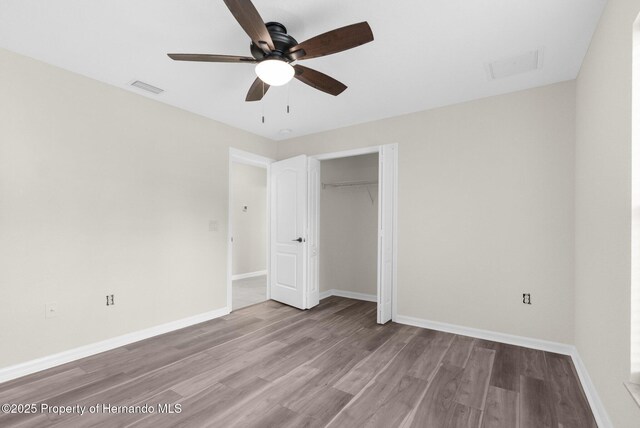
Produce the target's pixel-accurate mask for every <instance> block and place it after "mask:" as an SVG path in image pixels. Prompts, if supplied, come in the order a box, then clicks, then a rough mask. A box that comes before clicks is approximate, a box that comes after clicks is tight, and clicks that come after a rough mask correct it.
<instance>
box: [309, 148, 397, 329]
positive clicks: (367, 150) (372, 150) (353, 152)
mask: <svg viewBox="0 0 640 428" xmlns="http://www.w3.org/2000/svg"><path fill="white" fill-rule="evenodd" d="M384 146H395V147H396V153H397V151H398V144H397V143H393V144H385V145H380V146H368V147H361V148H357V149H352V150H343V151H339V152H331V153H321V154H317V155H313V156H309V157H310V158H313V159H317V160H320V161H322V160H329V159H339V158H346V157H351V156H360V155H367V154H371V153H378V155H380V153H381V151H382V147H384ZM394 161H395V164H394V168H393V171H394V177H393V182H394V189H393V191H394V197H393V198H391V199H392V200H391V201H390V202H391V203H392V204H393V264H392V266H393V267H392V269H393V284H392V287H391V288H392V290H391V295H392V302H391V320H392V321H396V318H397V313H398V298H397V296H398V286H397V285H398V279H397V277H398V274H397V273H398V156H397V154H396V156H395V157H394ZM378 174H380V171H378ZM381 192H382V186H380V185H379V186H378V201H381V200H382V198H381ZM379 241H380V240H378V242H379ZM319 245H322V243H320V242H319ZM380 251H381V248H380V244H379V243H378V264H379V260H380ZM320 263H322V261H320ZM378 268H379V266H378ZM318 271H319V269H318ZM379 272H380V270H379V269H378V276H379ZM379 280H380V279H379V278H378V281H379ZM318 283H319V280H318Z"/></svg>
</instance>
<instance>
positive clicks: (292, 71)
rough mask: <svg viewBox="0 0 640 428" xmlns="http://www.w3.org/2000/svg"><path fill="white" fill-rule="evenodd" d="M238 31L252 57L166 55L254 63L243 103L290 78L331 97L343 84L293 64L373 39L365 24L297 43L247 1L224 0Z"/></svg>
mask: <svg viewBox="0 0 640 428" xmlns="http://www.w3.org/2000/svg"><path fill="white" fill-rule="evenodd" d="M224 2H225V4H226V5H227V7H228V8H229V10H230V11H231V13H232V14H233V16H234V17H235V18H236V20H237V21H238V23H239V24H240V26H241V27H242V29H243V30H244V31H245V32H246V33H247V35H248V36H249V37H250V38H251V45H250V47H251V55H252V57H245V56H234V55H210V54H173V53H172V54H168V55H169V58H171V59H173V60H176V61H203V62H231V63H247V64H257V65H256V74H257V75H258V77H257V78H256V80H255V81H254V82H253V84H252V85H251V87H250V88H249V92H248V93H247V98H246V101H259V100H261V99H262V97H264V95H265V93H266V92H267V90H268V89H269V87H270V86H281V85H285V84H286V83H288V82H289V81H290V80H291V79H292V78H294V77H295V78H296V79H298V80H299V81H301V82H303V83H306V84H307V85H309V86H311V87H313V88H315V89H318V90H320V91H323V92H326V93H327V94H331V95H334V96H335V95H339V94H341V93H342V92H343V91H344V90H345V89H347V87H346V85H344V84H343V83H341V82H339V81H337V80H336V79H334V78H333V77H330V76H327V75H326V74H324V73H321V72H319V71H316V70H314V69H311V68H308V67H304V66H302V65H298V64H296V65H291V64H292V63H293V62H294V61H297V60H303V59H311V58H317V57H321V56H325V55H330V54H334V53H337V52H342V51H345V50H347V49H351V48H355V47H357V46H360V45H363V44H365V43H369V42H370V41H372V40H373V33H372V32H371V27H369V24H368V23H367V22H360V23H358V24H353V25H347V26H346V27H341V28H338V29H335V30H332V31H329V32H326V33H323V34H320V35H319V36H315V37H312V38H311V39H309V40H306V41H304V42H302V43H298V42H297V41H296V40H295V39H294V38H293V37H291V36H290V35H289V34H287V29H286V28H285V26H284V25H282V24H280V23H278V22H267V23H266V24H265V23H264V21H263V20H262V18H261V17H260V14H259V13H258V11H257V10H256V8H255V6H254V5H253V3H251V0H224Z"/></svg>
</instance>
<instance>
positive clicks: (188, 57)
mask: <svg viewBox="0 0 640 428" xmlns="http://www.w3.org/2000/svg"><path fill="white" fill-rule="evenodd" d="M167 55H168V56H169V58H171V59H173V60H175V61H202V62H246V63H256V62H258V61H256V59H255V58H251V57H248V56H235V55H209V54H175V53H170V54H167Z"/></svg>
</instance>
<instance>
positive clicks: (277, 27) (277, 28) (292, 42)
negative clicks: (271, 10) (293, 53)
mask: <svg viewBox="0 0 640 428" xmlns="http://www.w3.org/2000/svg"><path fill="white" fill-rule="evenodd" d="M265 25H266V27H267V30H268V31H269V34H270V35H271V39H272V40H273V45H274V47H275V49H274V50H273V51H271V53H265V52H264V51H263V50H262V49H261V48H259V47H258V46H256V45H255V43H253V42H251V55H253V57H254V58H255V59H257V60H258V61H262V60H263V59H266V58H273V59H281V60H284V61H287V62H291V61H292V59H290V58H288V57H287V56H286V55H285V54H286V53H287V52H288V51H289V49H290V48H292V47H294V46H297V45H298V42H297V41H296V39H294V38H293V37H291V36H290V35H289V34H287V28H286V27H285V26H284V25H282V24H280V23H279V22H267V23H266V24H265Z"/></svg>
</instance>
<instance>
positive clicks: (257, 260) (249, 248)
mask: <svg viewBox="0 0 640 428" xmlns="http://www.w3.org/2000/svg"><path fill="white" fill-rule="evenodd" d="M231 168H232V171H231V203H232V204H233V205H232V207H231V221H232V222H233V223H232V225H231V229H232V230H233V267H232V272H233V275H240V274H245V273H253V272H259V271H264V270H266V269H267V170H266V169H265V168H260V167H257V166H251V165H244V164H241V163H237V162H233V163H232V166H231ZM245 206H246V207H247V211H244V207H245Z"/></svg>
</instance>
